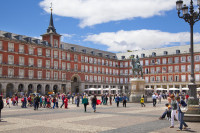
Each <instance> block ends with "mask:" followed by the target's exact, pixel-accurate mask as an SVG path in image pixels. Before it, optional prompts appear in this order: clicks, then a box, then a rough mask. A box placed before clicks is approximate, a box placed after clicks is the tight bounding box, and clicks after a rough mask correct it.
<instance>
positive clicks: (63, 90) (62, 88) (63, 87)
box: [61, 84, 67, 94]
mask: <svg viewBox="0 0 200 133" xmlns="http://www.w3.org/2000/svg"><path fill="white" fill-rule="evenodd" d="M61 91H62V93H65V94H66V93H67V90H66V85H65V84H62V87H61Z"/></svg>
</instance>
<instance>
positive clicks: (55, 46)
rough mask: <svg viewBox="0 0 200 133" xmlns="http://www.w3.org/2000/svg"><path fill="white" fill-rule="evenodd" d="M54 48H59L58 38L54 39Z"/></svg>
mask: <svg viewBox="0 0 200 133" xmlns="http://www.w3.org/2000/svg"><path fill="white" fill-rule="evenodd" d="M54 48H58V40H56V39H54Z"/></svg>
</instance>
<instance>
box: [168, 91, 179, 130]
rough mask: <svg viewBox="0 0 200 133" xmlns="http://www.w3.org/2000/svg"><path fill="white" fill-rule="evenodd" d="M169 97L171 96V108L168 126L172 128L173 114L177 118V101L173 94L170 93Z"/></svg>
mask: <svg viewBox="0 0 200 133" xmlns="http://www.w3.org/2000/svg"><path fill="white" fill-rule="evenodd" d="M170 98H171V108H172V110H171V126H170V128H174V116H175V117H176V119H177V120H178V111H177V102H176V100H175V96H174V94H171V96H170Z"/></svg>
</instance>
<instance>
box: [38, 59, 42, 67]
mask: <svg viewBox="0 0 200 133" xmlns="http://www.w3.org/2000/svg"><path fill="white" fill-rule="evenodd" d="M38 67H42V59H38Z"/></svg>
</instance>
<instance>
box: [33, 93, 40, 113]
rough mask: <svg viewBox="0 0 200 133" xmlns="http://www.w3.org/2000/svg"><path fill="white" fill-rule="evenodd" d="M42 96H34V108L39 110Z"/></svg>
mask: <svg viewBox="0 0 200 133" xmlns="http://www.w3.org/2000/svg"><path fill="white" fill-rule="evenodd" d="M39 102H40V98H39V96H38V95H36V97H35V98H34V110H38V107H39Z"/></svg>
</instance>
